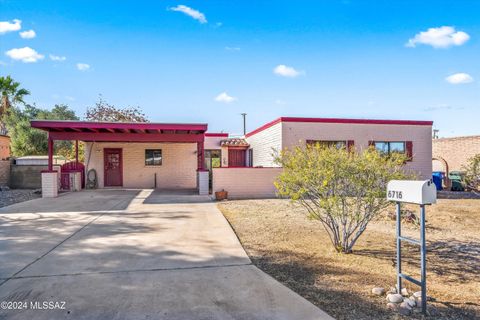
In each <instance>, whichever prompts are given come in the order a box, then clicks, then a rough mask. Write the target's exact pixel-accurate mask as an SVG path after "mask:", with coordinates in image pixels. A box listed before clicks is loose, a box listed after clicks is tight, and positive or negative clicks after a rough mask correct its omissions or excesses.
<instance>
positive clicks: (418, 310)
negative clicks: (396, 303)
mask: <svg viewBox="0 0 480 320" xmlns="http://www.w3.org/2000/svg"><path fill="white" fill-rule="evenodd" d="M413 313H422V308H413Z"/></svg>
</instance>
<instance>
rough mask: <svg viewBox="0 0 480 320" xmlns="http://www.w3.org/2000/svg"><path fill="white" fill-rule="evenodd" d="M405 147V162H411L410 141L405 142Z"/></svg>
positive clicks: (411, 145) (411, 143)
mask: <svg viewBox="0 0 480 320" xmlns="http://www.w3.org/2000/svg"><path fill="white" fill-rule="evenodd" d="M405 146H406V149H407V150H406V154H407V158H408V160H407V161H412V160H413V142H412V141H406V142H405Z"/></svg>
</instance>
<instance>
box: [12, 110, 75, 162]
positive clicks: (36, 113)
mask: <svg viewBox="0 0 480 320" xmlns="http://www.w3.org/2000/svg"><path fill="white" fill-rule="evenodd" d="M35 119H38V120H78V119H79V118H78V117H77V116H76V115H75V112H74V111H73V110H71V109H70V108H69V107H68V106H67V105H63V104H60V105H55V106H54V107H53V108H52V110H46V109H41V108H38V107H36V106H34V105H33V106H32V105H26V106H25V108H24V109H23V110H22V109H20V108H17V107H10V108H9V109H8V111H7V113H6V115H5V116H4V120H5V124H6V127H7V129H8V132H9V135H10V138H11V148H12V155H13V156H17V157H20V156H25V155H45V154H47V152H48V138H47V133H46V132H45V131H42V130H37V129H34V128H32V127H31V126H30V120H35ZM54 148H55V154H57V155H62V156H64V157H66V158H68V159H73V158H74V152H75V151H74V144H73V142H72V141H55V146H54ZM80 155H81V153H80Z"/></svg>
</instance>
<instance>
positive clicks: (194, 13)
mask: <svg viewBox="0 0 480 320" xmlns="http://www.w3.org/2000/svg"><path fill="white" fill-rule="evenodd" d="M170 10H172V11H178V12H183V13H185V14H186V15H187V16H190V17H192V18H193V19H195V20H198V21H199V22H200V23H207V18H205V15H204V14H203V13H201V12H200V11H198V10H195V9H193V8H190V7H187V6H184V5H183V4H180V5H178V6H176V7H172V8H170Z"/></svg>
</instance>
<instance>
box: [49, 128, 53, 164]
mask: <svg viewBox="0 0 480 320" xmlns="http://www.w3.org/2000/svg"><path fill="white" fill-rule="evenodd" d="M52 170H53V139H52V138H50V134H49V137H48V171H52Z"/></svg>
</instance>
